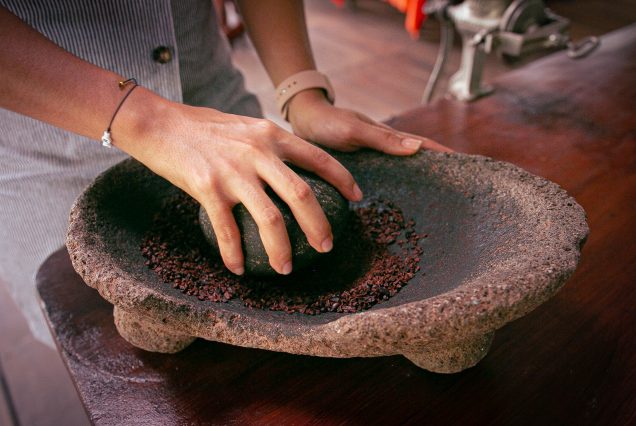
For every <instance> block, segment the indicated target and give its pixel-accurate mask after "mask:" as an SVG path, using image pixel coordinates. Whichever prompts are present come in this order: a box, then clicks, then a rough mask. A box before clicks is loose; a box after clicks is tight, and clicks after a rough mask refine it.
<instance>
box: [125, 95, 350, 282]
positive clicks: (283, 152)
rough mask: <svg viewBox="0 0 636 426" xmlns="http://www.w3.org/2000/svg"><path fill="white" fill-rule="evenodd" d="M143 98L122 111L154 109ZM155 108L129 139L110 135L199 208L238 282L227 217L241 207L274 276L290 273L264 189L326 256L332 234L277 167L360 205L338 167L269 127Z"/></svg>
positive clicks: (314, 204)
mask: <svg viewBox="0 0 636 426" xmlns="http://www.w3.org/2000/svg"><path fill="white" fill-rule="evenodd" d="M136 95H137V96H136ZM144 97H151V98H152V94H150V93H149V92H147V91H143V90H139V93H138V92H135V93H133V94H132V95H131V97H130V101H129V102H130V103H129V104H127V105H126V108H127V109H128V110H129V111H134V112H133V114H137V113H138V111H139V110H138V109H135V108H141V109H143V108H144V105H148V103H146V102H157V99H156V97H155V98H152V99H146V100H144ZM159 103H160V104H161V107H160V108H154V107H153V110H152V111H147V114H150V116H151V117H152V123H151V124H150V125H149V126H147V125H142V126H133V132H132V133H131V131H130V129H128V130H127V129H126V128H125V127H124V126H123V124H124V123H122V125H121V126H119V128H115V127H113V134H114V135H118V134H119V135H120V138H119V139H116V140H115V143H116V145H117V146H120V147H121V148H122V149H124V150H125V151H127V152H128V153H129V154H131V155H132V156H133V157H135V158H137V159H138V160H139V161H141V162H142V163H144V164H145V165H146V166H148V167H149V168H150V169H151V170H153V171H154V172H155V173H157V174H159V175H161V176H163V177H164V178H166V179H168V180H169V181H170V182H172V183H173V184H174V185H176V186H178V187H179V188H181V189H183V190H184V191H185V192H187V193H188V194H190V195H191V196H192V197H193V198H195V199H196V200H197V201H199V202H200V203H201V204H202V205H203V207H204V208H205V210H206V212H207V213H208V216H209V217H210V221H211V223H212V227H213V229H214V232H215V234H216V236H217V239H218V243H219V248H220V252H221V256H222V258H223V262H224V263H225V265H226V266H227V268H228V269H230V270H231V271H232V272H234V273H236V274H239V275H240V274H242V273H243V271H244V269H243V268H244V266H243V265H244V258H243V253H242V249H241V236H240V233H239V228H238V226H237V224H236V222H235V219H234V216H233V214H232V208H233V207H234V206H235V205H236V204H238V203H243V205H245V207H246V208H247V209H248V211H249V212H250V214H251V215H252V217H253V218H254V220H255V221H256V223H257V224H258V227H259V233H260V236H261V239H262V241H263V245H264V247H265V249H266V251H267V253H268V255H269V261H270V264H271V266H272V268H274V270H276V271H277V272H279V273H281V274H288V273H290V272H291V269H292V265H291V258H292V257H291V247H290V242H289V238H288V236H287V230H286V228H285V224H284V221H283V217H282V214H281V213H280V211H279V210H278V209H277V208H276V207H275V205H274V203H273V202H272V200H271V199H270V198H269V197H268V196H267V195H266V193H265V190H264V187H265V186H266V185H269V186H270V187H271V188H272V189H273V190H274V191H275V192H276V193H277V194H278V195H279V196H280V198H281V199H283V200H284V201H285V202H286V203H287V205H288V206H289V207H290V209H291V211H292V212H293V214H294V216H295V218H296V220H297V221H298V223H299V225H300V227H301V228H302V230H303V232H304V233H305V235H306V236H307V241H308V242H309V244H311V246H312V247H313V248H314V249H316V250H317V251H319V252H327V251H329V250H331V248H332V245H333V235H332V233H331V227H330V225H329V222H328V221H327V219H326V217H325V214H324V212H323V210H322V208H321V207H320V204H319V203H318V201H317V200H316V197H315V196H314V193H313V192H312V190H311V188H310V187H309V186H308V185H307V183H305V181H303V180H302V179H301V178H300V177H298V175H296V174H295V173H294V172H293V171H292V170H291V169H290V168H289V167H288V166H287V165H286V164H285V163H284V162H283V161H289V162H290V163H293V164H295V165H297V166H300V167H301V168H303V169H306V170H308V171H311V172H313V173H315V174H317V175H319V176H320V177H322V178H323V179H325V180H326V181H327V182H329V183H331V184H332V185H333V186H334V187H335V188H337V189H338V190H339V191H340V192H341V193H342V195H343V196H344V197H345V198H347V199H349V200H352V201H357V200H360V199H361V198H362V193H361V191H360V189H359V187H358V186H357V184H356V183H355V181H354V179H353V177H352V176H351V174H350V173H349V172H348V171H347V170H346V169H345V168H344V166H342V165H341V164H340V163H339V162H338V161H337V160H335V159H334V158H333V157H332V156H330V155H329V154H327V153H326V152H325V151H323V150H322V149H320V148H318V147H316V146H314V145H312V144H310V143H309V142H306V141H304V140H303V139H301V138H299V137H297V136H294V135H293V134H291V133H289V132H287V131H285V130H283V129H282V128H280V127H278V126H276V125H275V124H273V123H272V122H271V121H268V120H264V119H254V118H249V117H243V116H237V115H231V114H224V113H221V112H219V111H216V110H213V109H210V108H197V107H191V106H186V105H181V104H176V103H172V102H168V101H165V100H161V102H159ZM115 125H117V122H115ZM127 131H128V134H126V132H127ZM133 133H134V134H133ZM124 135H125V136H124Z"/></svg>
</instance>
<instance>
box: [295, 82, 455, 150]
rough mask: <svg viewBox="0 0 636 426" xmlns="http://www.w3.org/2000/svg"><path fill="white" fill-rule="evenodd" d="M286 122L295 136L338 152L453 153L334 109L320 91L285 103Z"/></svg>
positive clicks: (419, 138)
mask: <svg viewBox="0 0 636 426" xmlns="http://www.w3.org/2000/svg"><path fill="white" fill-rule="evenodd" d="M289 120H290V123H291V125H292V128H293V129H294V133H295V134H296V135H297V136H299V137H301V138H303V139H307V140H310V141H313V142H316V143H318V144H320V145H322V146H326V147H329V148H333V149H336V150H339V151H355V150H358V149H360V148H371V149H374V150H377V151H381V152H384V153H387V154H392V155H411V154H414V153H416V152H417V151H418V150H420V149H430V150H433V151H441V152H453V150H452V149H450V148H447V147H445V146H444V145H441V144H439V143H437V142H435V141H433V140H431V139H428V138H425V137H422V136H417V135H412V134H410V133H404V132H400V131H397V130H395V129H393V128H391V127H389V126H387V125H385V124H382V123H378V122H376V121H374V120H372V119H370V118H369V117H367V116H365V115H363V114H360V113H358V112H355V111H351V110H348V109H343V108H337V107H335V106H333V105H331V104H330V103H329V102H328V101H327V99H326V98H325V96H324V94H323V93H322V91H321V90H306V91H303V92H300V93H298V94H297V95H296V96H294V97H293V98H292V99H291V100H290V104H289Z"/></svg>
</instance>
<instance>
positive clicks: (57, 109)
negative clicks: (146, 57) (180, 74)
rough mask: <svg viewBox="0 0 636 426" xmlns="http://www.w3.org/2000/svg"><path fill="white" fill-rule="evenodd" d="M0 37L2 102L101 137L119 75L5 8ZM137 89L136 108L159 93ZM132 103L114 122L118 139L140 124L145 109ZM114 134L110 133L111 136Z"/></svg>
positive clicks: (0, 104)
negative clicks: (89, 60) (51, 38)
mask: <svg viewBox="0 0 636 426" xmlns="http://www.w3.org/2000/svg"><path fill="white" fill-rule="evenodd" d="M0 40H1V41H2V49H3V52H2V55H0V81H1V82H2V84H0V107H2V108H5V109H9V110H12V111H15V112H17V113H20V114H24V115H27V116H29V117H32V118H35V119H37V120H40V121H44V122H46V123H49V124H52V125H54V126H56V127H60V128H62V129H65V130H68V131H71V132H73V133H77V134H80V135H83V136H87V137H89V138H91V139H97V140H98V139H100V138H101V135H102V133H103V132H104V130H105V129H106V126H107V125H108V123H109V121H110V119H111V117H112V114H113V112H114V111H115V108H116V107H117V105H118V103H119V101H120V100H121V99H122V96H123V95H124V94H125V92H124V91H122V90H120V89H119V87H118V84H117V83H118V81H120V80H122V77H123V76H121V75H118V74H116V73H114V72H111V71H108V70H105V69H102V68H99V67H97V66H95V65H92V64H90V63H89V62H86V61H84V60H82V59H80V58H78V57H76V56H74V55H72V54H71V53H69V52H67V51H65V50H64V49H62V48H60V47H59V46H57V45H56V44H54V43H53V42H51V41H50V40H48V39H47V38H46V37H44V36H43V35H41V34H40V33H38V32H37V31H35V30H34V29H32V28H31V27H30V26H28V25H27V24H25V23H24V22H23V21H22V20H20V19H19V18H18V17H16V16H15V15H13V14H12V13H11V12H9V11H8V10H7V9H5V8H3V7H0ZM126 90H129V89H128V88H126ZM136 92H138V93H134V94H133V95H134V96H135V97H134V98H133V96H132V95H131V97H130V104H131V105H133V104H136V105H137V109H139V108H148V106H149V104H147V103H145V102H140V100H141V99H142V98H149V97H150V98H159V97H158V96H156V95H154V94H152V93H150V92H148V91H147V90H145V89H142V88H138V89H137V90H136ZM126 102H127V103H128V102H129V101H126ZM144 104H146V106H144ZM131 105H125V106H126V107H127V108H126V111H125V113H122V114H121V116H119V115H118V117H117V118H118V120H117V123H114V125H115V124H116V125H117V130H118V131H119V134H118V135H119V138H120V139H121V140H122V141H123V140H127V139H129V137H128V136H129V135H128V134H126V133H130V132H132V131H135V130H139V129H140V128H141V127H143V123H142V122H141V121H140V119H141V117H143V114H142V113H141V111H137V112H136V111H135V110H134V109H133V108H131ZM118 135H117V134H115V132H114V133H113V137H114V138H117V137H118ZM130 136H132V135H130ZM120 147H121V146H120Z"/></svg>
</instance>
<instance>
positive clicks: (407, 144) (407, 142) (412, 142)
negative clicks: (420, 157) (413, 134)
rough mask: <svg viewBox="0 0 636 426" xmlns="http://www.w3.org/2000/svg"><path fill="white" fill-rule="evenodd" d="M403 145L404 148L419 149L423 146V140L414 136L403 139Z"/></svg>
mask: <svg viewBox="0 0 636 426" xmlns="http://www.w3.org/2000/svg"><path fill="white" fill-rule="evenodd" d="M402 146H403V147H404V148H408V149H412V150H414V151H415V150H417V149H420V147H421V146H422V141H420V140H417V139H412V138H407V139H402Z"/></svg>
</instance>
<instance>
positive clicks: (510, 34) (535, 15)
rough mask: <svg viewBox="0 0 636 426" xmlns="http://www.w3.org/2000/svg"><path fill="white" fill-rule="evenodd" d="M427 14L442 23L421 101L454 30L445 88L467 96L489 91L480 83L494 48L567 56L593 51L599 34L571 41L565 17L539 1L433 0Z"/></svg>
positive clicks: (516, 54)
mask: <svg viewBox="0 0 636 426" xmlns="http://www.w3.org/2000/svg"><path fill="white" fill-rule="evenodd" d="M424 7H425V12H426V14H427V15H429V16H430V15H435V16H436V17H437V18H438V19H439V20H440V22H441V45H440V49H439V53H438V56H437V61H436V63H435V67H434V69H433V72H432V74H431V78H430V79H429V82H428V84H427V87H426V90H425V92H424V96H423V102H424V103H428V102H429V101H430V99H431V98H432V95H433V91H434V89H435V85H436V83H437V80H438V79H439V75H440V74H441V72H442V70H443V67H444V64H445V62H446V57H447V56H448V53H449V51H450V49H451V47H452V44H453V33H454V29H456V30H457V32H458V33H459V35H460V36H461V38H462V56H461V64H460V67H459V70H458V71H457V72H456V73H455V74H454V75H453V76H452V77H451V79H450V83H449V88H448V92H449V94H450V95H452V96H453V97H455V98H457V99H459V100H462V101H472V100H474V99H477V98H479V97H481V96H484V95H487V94H489V93H491V92H492V91H493V89H492V87H490V86H488V85H485V84H483V83H482V82H481V78H482V71H483V67H484V60H485V58H486V55H487V54H489V53H491V52H496V53H498V54H499V55H500V56H503V57H506V58H509V59H520V58H524V57H527V56H528V55H530V54H532V53H535V52H537V51H541V50H547V49H558V48H568V54H569V56H570V57H571V58H573V59H575V58H581V57H584V56H586V55H587V54H589V53H590V52H592V51H593V50H594V49H595V48H596V47H597V46H598V44H599V39H598V38H596V37H589V38H586V39H584V40H582V41H581V42H579V43H578V44H574V43H572V42H571V41H570V37H569V35H568V28H569V25H570V21H569V20H568V19H567V18H564V17H562V16H559V15H557V14H555V13H554V12H552V11H551V10H550V9H548V8H547V7H546V6H545V4H544V2H543V0H465V1H460V2H458V1H452V0H433V1H428V2H426V4H425V6H424Z"/></svg>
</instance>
